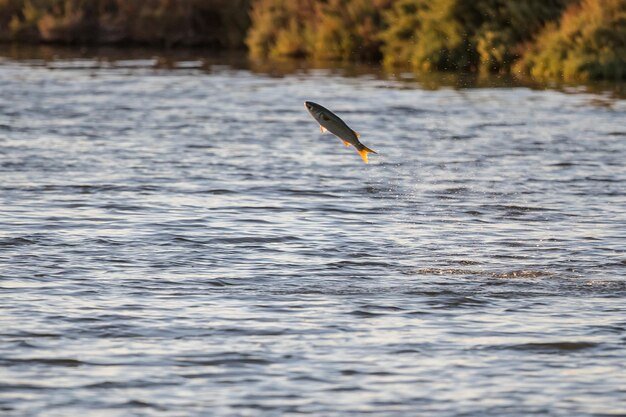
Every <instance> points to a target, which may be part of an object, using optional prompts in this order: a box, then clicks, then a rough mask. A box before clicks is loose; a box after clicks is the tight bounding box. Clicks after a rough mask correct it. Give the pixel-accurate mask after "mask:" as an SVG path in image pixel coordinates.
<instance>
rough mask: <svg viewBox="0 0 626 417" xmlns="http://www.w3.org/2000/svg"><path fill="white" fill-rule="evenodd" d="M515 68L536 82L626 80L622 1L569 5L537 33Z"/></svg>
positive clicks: (625, 25) (625, 2)
mask: <svg viewBox="0 0 626 417" xmlns="http://www.w3.org/2000/svg"><path fill="white" fill-rule="evenodd" d="M516 69H517V70H519V71H521V72H524V73H527V74H530V75H532V76H533V77H535V78H540V79H541V78H551V79H553V78H562V79H564V80H567V81H569V80H584V79H615V80H624V79H626V0H583V1H582V2H581V3H580V4H576V5H573V6H571V7H570V8H568V9H567V10H566V11H565V13H564V14H563V16H562V18H561V20H560V22H559V23H558V24H551V25H549V26H547V27H546V28H545V29H544V30H543V31H542V32H541V33H540V34H539V36H538V37H537V39H536V41H535V42H534V43H533V44H531V45H530V46H529V47H528V50H527V51H526V53H525V54H524V56H523V58H522V60H521V61H520V62H519V64H518V65H517V67H516Z"/></svg>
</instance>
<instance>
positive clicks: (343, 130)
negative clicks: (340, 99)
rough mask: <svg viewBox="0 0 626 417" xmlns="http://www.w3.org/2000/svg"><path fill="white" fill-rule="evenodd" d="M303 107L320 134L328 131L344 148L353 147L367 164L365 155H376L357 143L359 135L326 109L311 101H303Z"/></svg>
mask: <svg viewBox="0 0 626 417" xmlns="http://www.w3.org/2000/svg"><path fill="white" fill-rule="evenodd" d="M304 107H306V109H307V110H308V111H309V113H311V116H313V118H314V119H315V120H316V121H317V122H318V123H319V124H320V130H321V131H322V132H325V131H328V132H330V133H332V134H333V135H335V136H337V137H338V138H339V139H341V140H342V141H343V143H344V144H345V145H346V146H350V145H352V146H354V147H355V149H356V150H357V152H358V153H359V155H361V158H363V161H364V162H365V163H366V164H367V163H368V159H367V154H368V153H376V151H374V150H372V149H369V148H368V147H367V146H365V145H363V144H362V143H361V142H360V141H359V134H358V133H357V132H355V131H354V130H352V129H351V128H350V127H349V126H348V125H347V124H346V123H345V122H344V121H343V120H341V118H340V117H339V116H337V115H336V114H335V113H333V112H332V111H330V110H328V109H327V108H326V107H324V106H321V105H319V104H317V103H313V102H312V101H305V102H304Z"/></svg>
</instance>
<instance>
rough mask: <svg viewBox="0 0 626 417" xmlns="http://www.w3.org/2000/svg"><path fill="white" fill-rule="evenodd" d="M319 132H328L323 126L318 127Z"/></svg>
mask: <svg viewBox="0 0 626 417" xmlns="http://www.w3.org/2000/svg"><path fill="white" fill-rule="evenodd" d="M320 132H322V133H325V132H328V130H327V129H326V128H325V127H324V126H322V125H320Z"/></svg>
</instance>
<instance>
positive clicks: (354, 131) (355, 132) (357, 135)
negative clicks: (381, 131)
mask: <svg viewBox="0 0 626 417" xmlns="http://www.w3.org/2000/svg"><path fill="white" fill-rule="evenodd" d="M352 133H354V134H355V135H356V137H357V139H358V138H360V137H361V134H360V133H359V132H357V131H356V130H353V131H352Z"/></svg>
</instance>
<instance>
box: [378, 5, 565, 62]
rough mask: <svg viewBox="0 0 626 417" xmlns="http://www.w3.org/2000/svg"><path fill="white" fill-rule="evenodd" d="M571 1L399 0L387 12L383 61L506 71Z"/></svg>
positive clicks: (383, 34)
mask: <svg viewBox="0 0 626 417" xmlns="http://www.w3.org/2000/svg"><path fill="white" fill-rule="evenodd" d="M570 2H571V0H525V1H518V0H475V1H471V2H469V1H464V0H439V1H433V0H398V1H396V2H395V3H394V6H393V8H392V9H391V10H390V11H388V12H387V13H386V14H385V20H386V22H387V29H386V30H385V31H384V32H383V33H382V35H381V36H382V38H383V39H384V46H383V55H384V62H385V64H388V65H398V64H401V65H406V64H407V63H409V64H411V65H412V66H413V67H415V68H417V69H421V70H432V69H437V70H479V69H480V70H486V71H490V72H500V71H503V72H506V71H508V70H509V69H510V66H511V64H512V63H513V62H514V61H515V60H516V59H518V58H519V50H520V44H522V43H524V42H527V41H529V40H530V39H532V37H533V35H534V34H535V33H536V32H537V31H538V30H540V29H541V28H542V27H543V26H544V25H545V24H546V22H549V21H551V20H553V19H556V18H558V16H559V15H560V14H561V12H562V10H563V9H564V7H565V6H567V4H568V3H570Z"/></svg>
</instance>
